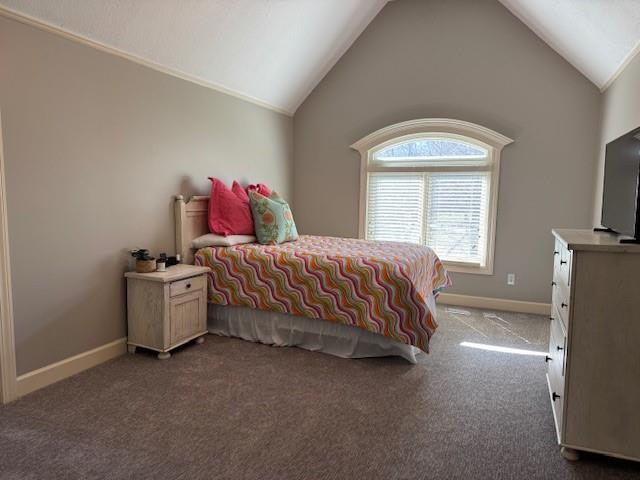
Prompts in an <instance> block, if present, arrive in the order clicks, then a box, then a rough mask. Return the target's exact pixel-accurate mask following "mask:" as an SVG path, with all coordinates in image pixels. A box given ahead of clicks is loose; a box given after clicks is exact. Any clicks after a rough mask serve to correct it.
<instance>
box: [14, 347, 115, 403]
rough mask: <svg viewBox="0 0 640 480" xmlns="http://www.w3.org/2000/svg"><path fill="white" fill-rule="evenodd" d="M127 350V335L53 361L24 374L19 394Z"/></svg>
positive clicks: (63, 377)
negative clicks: (58, 360)
mask: <svg viewBox="0 0 640 480" xmlns="http://www.w3.org/2000/svg"><path fill="white" fill-rule="evenodd" d="M126 351H127V337H123V338H119V339H118V340H116V341H114V342H111V343H107V344H105V345H102V346H100V347H98V348H94V349H93V350H89V351H87V352H83V353H80V354H78V355H75V356H73V357H69V358H66V359H64V360H61V361H60V362H56V363H52V364H51V365H47V366H46V367H42V368H39V369H37V370H34V371H32V372H29V373H25V374H24V375H20V376H19V377H18V380H17V384H18V388H17V389H18V396H19V397H22V396H23V395H26V394H28V393H31V392H33V391H35V390H38V389H40V388H43V387H46V386H47V385H51V384H52V383H56V382H59V381H60V380H63V379H65V378H67V377H70V376H72V375H75V374H76V373H80V372H82V371H84V370H88V369H89V368H92V367H95V366H96V365H100V364H101V363H103V362H106V361H107V360H111V359H112V358H116V357H118V356H120V355H122V354H124V353H125V352H126Z"/></svg>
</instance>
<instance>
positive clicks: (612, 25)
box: [500, 0, 640, 88]
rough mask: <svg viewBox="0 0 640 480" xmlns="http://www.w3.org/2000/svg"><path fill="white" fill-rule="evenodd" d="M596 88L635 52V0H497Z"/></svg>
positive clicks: (638, 30) (639, 14) (638, 8)
mask: <svg viewBox="0 0 640 480" xmlns="http://www.w3.org/2000/svg"><path fill="white" fill-rule="evenodd" d="M500 1H501V2H502V3H503V4H504V5H505V6H506V7H507V8H508V9H509V10H511V12H513V13H514V14H515V15H516V16H517V17H518V18H520V20H522V21H523V22H524V23H525V24H526V25H528V26H529V28H531V29H532V30H533V31H534V32H536V33H537V34H538V36H539V37H540V38H542V39H543V40H544V41H545V42H546V43H547V44H549V45H550V46H551V47H552V48H553V49H554V50H556V51H557V52H558V53H559V54H560V55H562V56H563V57H564V58H565V59H566V60H567V61H569V62H570V63H571V64H573V66H574V67H576V68H577V69H578V70H579V71H581V72H582V73H583V74H584V76H586V77H587V78H588V79H589V80H591V81H592V82H593V83H595V84H596V85H597V86H598V87H600V88H606V87H607V86H608V83H609V82H610V80H611V79H612V77H614V75H615V74H616V73H618V69H619V67H620V66H621V65H623V63H624V62H625V61H626V60H628V57H629V56H630V54H632V53H636V52H637V46H638V42H640V0H500Z"/></svg>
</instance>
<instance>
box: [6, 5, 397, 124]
mask: <svg viewBox="0 0 640 480" xmlns="http://www.w3.org/2000/svg"><path fill="white" fill-rule="evenodd" d="M386 3H387V1H386V0H276V1H274V0H207V1H198V0H55V1H53V0H0V5H2V6H4V7H6V8H9V9H11V10H13V11H15V12H19V13H21V14H26V15H28V16H29V17H32V18H34V19H36V20H39V21H41V22H43V23H45V24H48V25H51V26H54V27H58V28H60V29H63V30H65V31H67V32H70V33H73V34H76V35H78V36H80V37H84V38H86V39H89V40H92V41H94V42H97V43H99V44H102V45H105V46H108V47H112V48H115V49H117V50H119V51H122V52H125V53H128V54H130V55H132V56H135V57H138V58H140V59H143V60H147V61H148V62H149V63H152V64H155V65H158V66H161V67H165V68H166V69H168V70H171V71H173V72H176V73H182V74H185V76H188V77H190V78H194V79H196V80H199V81H200V82H201V83H204V84H207V85H210V86H212V87H214V88H218V89H220V90H223V91H226V92H227V93H233V94H237V95H239V96H242V97H248V99H250V100H254V101H257V102H258V103H262V104H265V105H267V106H270V107H273V108H275V109H276V110H280V111H283V112H285V113H289V114H291V113H293V112H294V111H295V110H296V108H297V107H298V106H299V105H300V104H301V103H302V101H303V100H304V99H305V98H306V97H307V95H309V93H310V92H311V90H313V88H314V87H315V86H316V84H317V83H318V82H319V81H320V80H321V79H322V78H323V77H324V75H325V74H326V73H327V72H328V71H329V70H330V69H331V67H333V65H334V64H335V63H336V61H337V60H338V59H339V58H340V57H341V56H342V54H343V53H344V52H345V51H346V50H347V49H348V48H349V47H350V46H351V44H352V43H353V41H354V40H355V39H356V38H357V37H358V36H359V35H360V33H361V32H362V31H363V30H364V29H365V27H366V26H367V25H368V24H369V22H370V21H371V20H372V19H373V18H374V17H375V16H376V14H377V13H378V12H379V11H380V9H381V8H382V7H383V6H384V5H385V4H386Z"/></svg>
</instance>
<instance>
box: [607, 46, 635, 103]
mask: <svg viewBox="0 0 640 480" xmlns="http://www.w3.org/2000/svg"><path fill="white" fill-rule="evenodd" d="M638 53H640V41H638V43H636V45H635V47H633V48H632V49H631V50H630V51H629V53H627V54H626V55H625V57H624V58H623V59H622V61H621V62H620V65H618V68H616V71H615V72H613V74H612V75H611V77H609V80H607V81H606V82H605V83H604V85H602V88H600V91H601V92H602V93H604V91H605V90H606V89H607V88H609V87H610V86H611V85H612V84H613V82H615V81H616V80H617V79H618V77H619V76H620V75H621V74H622V72H624V71H625V69H626V68H627V67H628V66H629V64H630V63H631V61H632V60H633V59H634V58H636V55H638Z"/></svg>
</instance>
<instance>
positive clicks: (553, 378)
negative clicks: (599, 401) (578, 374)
mask: <svg viewBox="0 0 640 480" xmlns="http://www.w3.org/2000/svg"><path fill="white" fill-rule="evenodd" d="M552 318H553V320H551V335H550V336H549V355H548V357H547V378H548V381H549V395H550V397H551V405H552V407H553V411H554V417H555V419H556V422H557V425H556V426H557V429H558V436H560V430H561V429H562V416H563V407H564V396H565V388H564V386H565V368H566V349H567V336H566V331H565V330H564V327H563V325H562V322H561V321H560V320H559V317H558V312H557V311H556V312H554V314H553V315H552Z"/></svg>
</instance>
